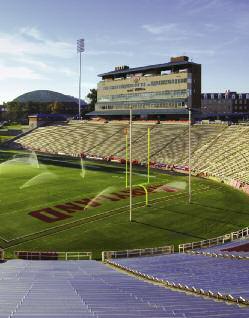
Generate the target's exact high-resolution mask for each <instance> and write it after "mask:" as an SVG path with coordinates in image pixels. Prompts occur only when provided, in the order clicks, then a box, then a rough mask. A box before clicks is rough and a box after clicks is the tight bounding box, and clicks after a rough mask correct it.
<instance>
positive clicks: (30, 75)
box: [0, 65, 44, 80]
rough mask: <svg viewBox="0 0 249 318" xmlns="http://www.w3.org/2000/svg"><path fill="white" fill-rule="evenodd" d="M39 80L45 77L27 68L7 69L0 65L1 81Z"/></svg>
mask: <svg viewBox="0 0 249 318" xmlns="http://www.w3.org/2000/svg"><path fill="white" fill-rule="evenodd" d="M11 78H12V79H13V78H15V79H28V80H38V79H43V78H44V77H43V76H41V75H40V74H38V73H36V72H34V71H33V70H32V69H30V68H27V67H22V66H21V67H7V66H1V65H0V80H6V79H11Z"/></svg>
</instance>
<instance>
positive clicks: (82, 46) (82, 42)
mask: <svg viewBox="0 0 249 318" xmlns="http://www.w3.org/2000/svg"><path fill="white" fill-rule="evenodd" d="M82 52H85V40H84V39H79V40H77V53H80V67H79V73H80V74H79V120H80V116H81V111H80V110H81V53H82Z"/></svg>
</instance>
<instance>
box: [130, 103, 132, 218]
mask: <svg viewBox="0 0 249 318" xmlns="http://www.w3.org/2000/svg"><path fill="white" fill-rule="evenodd" d="M131 221H132V109H131V108H130V222H131Z"/></svg>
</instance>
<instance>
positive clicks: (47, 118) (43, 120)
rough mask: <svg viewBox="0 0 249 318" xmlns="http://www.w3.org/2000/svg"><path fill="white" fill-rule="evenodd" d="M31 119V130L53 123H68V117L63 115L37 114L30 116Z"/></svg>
mask: <svg viewBox="0 0 249 318" xmlns="http://www.w3.org/2000/svg"><path fill="white" fill-rule="evenodd" d="M28 117H29V128H30V129H33V128H37V127H40V126H44V125H47V124H51V123H56V122H66V121H67V117H66V116H64V115H62V114H36V115H30V116H28Z"/></svg>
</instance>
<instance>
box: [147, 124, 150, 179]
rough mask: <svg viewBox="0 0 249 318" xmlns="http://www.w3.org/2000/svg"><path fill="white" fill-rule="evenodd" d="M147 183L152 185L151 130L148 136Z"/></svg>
mask: <svg viewBox="0 0 249 318" xmlns="http://www.w3.org/2000/svg"><path fill="white" fill-rule="evenodd" d="M147 183H148V184H149V183H150V128H149V127H148V134H147Z"/></svg>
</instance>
